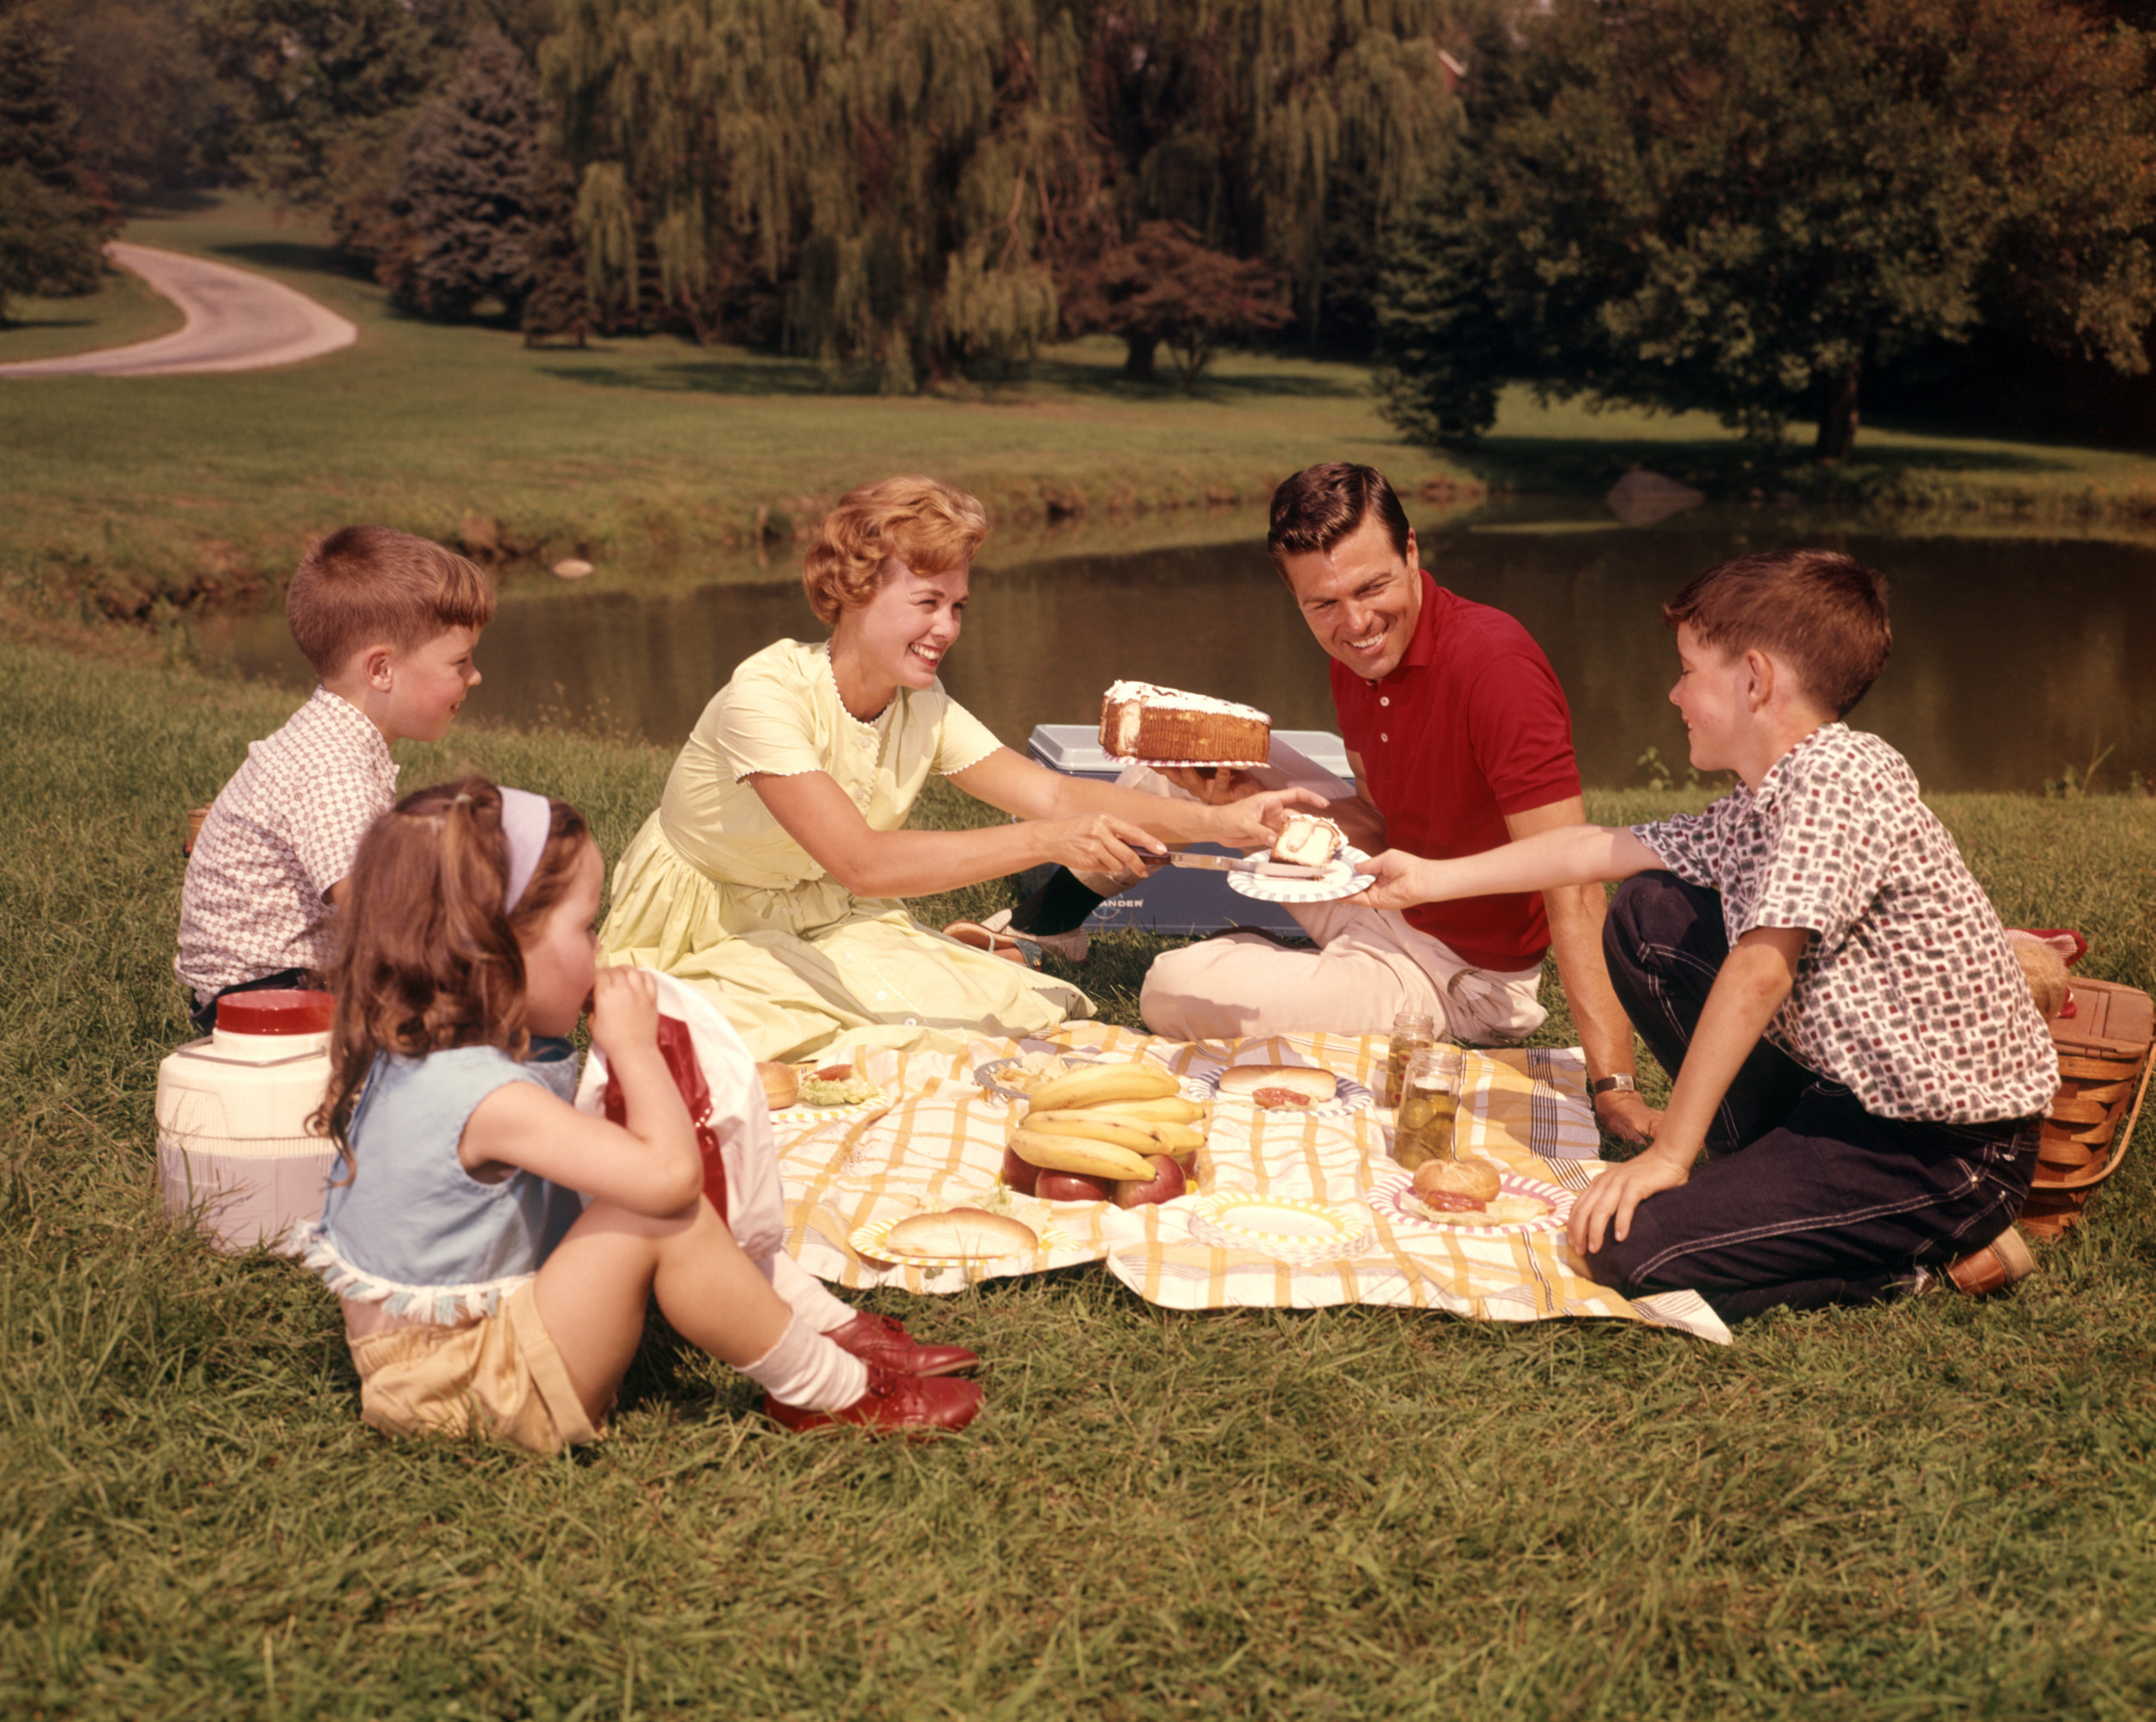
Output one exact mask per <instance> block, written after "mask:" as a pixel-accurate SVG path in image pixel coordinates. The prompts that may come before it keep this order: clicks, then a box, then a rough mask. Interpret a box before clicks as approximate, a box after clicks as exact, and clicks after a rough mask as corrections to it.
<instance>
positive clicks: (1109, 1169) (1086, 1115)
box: [1011, 1064, 1206, 1181]
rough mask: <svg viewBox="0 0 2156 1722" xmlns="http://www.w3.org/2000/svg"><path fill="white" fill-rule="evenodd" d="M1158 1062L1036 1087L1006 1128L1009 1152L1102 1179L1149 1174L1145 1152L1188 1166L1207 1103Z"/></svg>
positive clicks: (1113, 1067) (1105, 1068)
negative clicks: (1182, 1088)
mask: <svg viewBox="0 0 2156 1722" xmlns="http://www.w3.org/2000/svg"><path fill="white" fill-rule="evenodd" d="M1176 1086H1177V1084H1176V1081H1175V1077H1174V1076H1173V1075H1172V1074H1170V1073H1169V1072H1168V1071H1166V1070H1164V1069H1163V1068H1161V1067H1160V1066H1159V1065H1157V1064H1096V1065H1091V1066H1088V1067H1087V1068H1085V1069H1083V1070H1075V1071H1073V1072H1071V1073H1070V1074H1069V1075H1068V1076H1059V1077H1057V1078H1056V1080H1054V1081H1053V1082H1050V1083H1047V1084H1045V1085H1044V1086H1042V1088H1041V1089H1040V1090H1039V1091H1038V1092H1037V1093H1035V1095H1034V1096H1033V1099H1032V1104H1031V1105H1029V1106H1028V1107H1027V1108H1026V1110H1025V1115H1024V1116H1023V1117H1022V1118H1019V1119H1018V1123H1017V1124H1014V1125H1012V1129H1011V1151H1012V1153H1013V1154H1015V1155H1018V1158H1019V1159H1021V1160H1023V1161H1025V1162H1026V1163H1027V1164H1028V1165H1029V1166H1037V1167H1039V1168H1042V1169H1043V1170H1044V1171H1050V1172H1071V1173H1075V1174H1078V1175H1079V1176H1081V1177H1085V1178H1099V1179H1103V1180H1111V1181H1113V1180H1123V1179H1137V1180H1145V1179H1150V1178H1151V1177H1152V1176H1153V1175H1154V1171H1155V1168H1154V1166H1153V1163H1152V1162H1151V1160H1150V1158H1149V1156H1150V1155H1156V1154H1165V1155H1170V1156H1172V1157H1173V1158H1174V1159H1175V1161H1176V1162H1178V1163H1179V1164H1181V1166H1183V1167H1184V1168H1186V1169H1187V1168H1188V1167H1189V1166H1190V1164H1191V1162H1193V1161H1194V1160H1195V1159H1196V1158H1197V1155H1198V1150H1199V1149H1200V1148H1201V1147H1203V1146H1204V1145H1205V1139H1206V1138H1205V1132H1204V1131H1203V1130H1200V1128H1199V1127H1198V1126H1199V1124H1200V1121H1201V1120H1202V1119H1203V1118H1204V1117H1205V1113H1206V1109H1205V1108H1204V1107H1203V1106H1201V1105H1199V1104H1198V1103H1197V1102H1196V1101H1195V1100H1186V1099H1183V1098H1182V1097H1181V1095H1179V1094H1178V1093H1176V1092H1175V1089H1176Z"/></svg>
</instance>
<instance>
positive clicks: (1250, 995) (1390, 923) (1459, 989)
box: [1086, 741, 1549, 1044]
mask: <svg viewBox="0 0 2156 1722" xmlns="http://www.w3.org/2000/svg"><path fill="white" fill-rule="evenodd" d="M1252 775H1253V776H1255V777H1256V778H1257V780H1259V782H1261V783H1262V784H1263V785H1264V786H1265V787H1267V788H1269V789H1285V788H1289V787H1299V788H1307V789H1313V790H1315V791H1316V792H1318V793H1319V794H1320V795H1323V796H1325V797H1326V798H1327V799H1328V800H1336V801H1337V800H1341V799H1344V798H1346V797H1347V796H1350V795H1351V794H1353V793H1354V787H1353V786H1352V785H1350V784H1346V783H1343V782H1342V781H1341V780H1339V779H1338V778H1337V777H1335V776H1334V775H1333V774H1332V773H1331V772H1328V771H1326V769H1324V767H1321V766H1319V765H1317V764H1316V763H1314V762H1313V761H1311V760H1309V759H1307V757H1305V756H1304V755H1301V754H1300V753H1297V752H1296V751H1295V749H1294V748H1290V747H1288V746H1286V745H1285V744H1284V743H1282V742H1278V741H1275V742H1274V743H1273V756H1272V763H1271V764H1270V765H1269V766H1267V767H1264V768H1263V769H1262V770H1260V771H1257V772H1255V773H1252ZM1118 781H1119V783H1120V784H1121V786H1123V787H1125V788H1130V789H1141V790H1144V791H1146V792H1150V793H1152V794H1157V795H1176V796H1181V795H1184V792H1183V791H1182V790H1180V789H1178V788H1176V787H1175V786H1174V785H1173V784H1171V783H1169V781H1168V780H1166V779H1165V778H1163V777H1162V776H1161V775H1160V774H1159V773H1157V772H1155V771H1153V770H1151V769H1150V768H1149V767H1144V766H1132V767H1130V768H1129V769H1128V770H1127V771H1125V773H1123V775H1122V777H1121V778H1120V779H1119V780H1118ZM1185 798H1186V799H1187V798H1188V797H1187V796H1186V797H1185ZM1086 883H1087V884H1088V885H1090V886H1093V888H1094V889H1096V890H1098V889H1100V884H1101V883H1107V884H1110V885H1113V884H1114V883H1115V882H1114V881H1101V882H1099V883H1096V882H1095V881H1094V880H1086ZM1286 906H1287V909H1288V913H1289V914H1291V915H1293V916H1294V917H1295V919H1296V920H1297V921H1298V922H1300V924H1301V925H1302V927H1303V929H1304V930H1306V931H1307V933H1308V934H1309V935H1310V936H1311V938H1312V939H1313V941H1315V942H1316V944H1317V949H1315V950H1307V951H1305V950H1292V949H1282V947H1281V946H1279V945H1276V944H1275V943H1274V942H1272V941H1271V940H1270V939H1269V938H1267V937H1266V936H1264V935H1263V934H1262V933H1229V934H1226V935H1225V936H1220V937H1216V938H1211V939H1206V940H1205V941H1203V942H1200V943H1198V944H1194V945H1188V946H1185V947H1183V948H1181V949H1177V950H1172V951H1168V952H1166V953H1164V954H1163V955H1160V956H1158V957H1156V958H1155V959H1154V961H1153V966H1152V967H1151V969H1150V971H1149V972H1148V973H1147V974H1146V977H1145V986H1144V992H1142V993H1141V995H1140V997H1139V1001H1138V1008H1139V1011H1140V1012H1141V1013H1142V1014H1143V1016H1144V1018H1145V1025H1146V1027H1147V1028H1149V1029H1150V1030H1152V1031H1153V1032H1154V1033H1155V1034H1156V1035H1165V1036H1169V1038H1170V1039H1174V1040H1184V1041H1190V1040H1219V1039H1223V1038H1229V1037H1234V1036H1255V1035H1269V1034H1282V1033H1288V1032H1293V1031H1294V1030H1328V1031H1330V1032H1332V1033H1334V1034H1383V1033H1385V1032H1386V1031H1387V1030H1389V1029H1390V1028H1391V1027H1392V1024H1393V1018H1395V1016H1397V1015H1398V1014H1399V1013H1400V1012H1401V1011H1425V1012H1426V1013H1428V1015H1429V1016H1430V1017H1431V1018H1432V1019H1433V1020H1434V1022H1435V1023H1436V1024H1437V1029H1438V1033H1439V1034H1450V1035H1451V1036H1455V1037H1456V1038H1457V1039H1460V1040H1463V1041H1470V1042H1474V1043H1477V1044H1488V1043H1492V1042H1500V1041H1519V1040H1525V1039H1526V1037H1527V1036H1529V1035H1531V1034H1532V1033H1533V1032H1534V1031H1535V1030H1537V1029H1539V1028H1540V1027H1541V1026H1542V1024H1543V1022H1544V1020H1545V1018H1547V1017H1548V1015H1549V1012H1548V1011H1545V1010H1544V1009H1543V1008H1542V1006H1541V1005H1540V1004H1539V1003H1538V1002H1537V1001H1536V994H1537V992H1539V990H1540V987H1541V983H1542V966H1541V965H1540V964H1539V963H1537V964H1535V965H1534V966H1533V967H1528V968H1521V969H1506V970H1495V971H1492V970H1485V969H1478V968H1475V967H1470V965H1469V964H1468V963H1467V962H1466V961H1465V960H1463V958H1462V957H1461V956H1460V955H1458V953H1457V952H1456V951H1454V950H1453V949H1451V946H1449V945H1447V944H1445V942H1443V941H1442V940H1440V939H1436V938H1432V936H1430V935H1429V934H1427V933H1426V932H1423V931H1421V930H1420V929H1418V928H1415V927H1413V926H1411V925H1409V924H1408V922H1407V917H1406V916H1405V915H1403V914H1401V913H1400V912H1399V911H1397V910H1393V909H1365V908H1362V907H1360V906H1358V905H1357V903H1356V901H1355V899H1353V898H1345V899H1342V900H1340V901H1338V902H1337V903H1314V904H1309V905H1301V904H1289V905H1286Z"/></svg>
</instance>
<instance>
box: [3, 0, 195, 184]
mask: <svg viewBox="0 0 2156 1722" xmlns="http://www.w3.org/2000/svg"><path fill="white" fill-rule="evenodd" d="M194 11H195V3H194V0H69V3H67V4H66V5H64V6H55V5H49V4H48V6H47V10H46V17H47V21H48V22H49V23H50V24H51V26H52V28H53V34H54V35H55V36H56V37H57V38H58V39H59V41H60V43H61V45H62V46H63V47H65V48H66V51H67V66H66V79H65V88H66V97H67V101H68V103H69V105H70V106H72V108H73V109H74V110H75V111H76V112H77V113H78V115H79V116H81V129H80V133H79V141H80V144H81V147H82V152H83V156H84V159H85V160H86V161H87V162H88V164H89V166H91V168H92V169H93V170H94V171H95V172H96V173H97V176H98V177H99V178H101V179H102V180H103V182H104V184H105V185H107V186H109V187H110V189H111V191H112V192H113V194H114V195H115V196H116V197H121V198H123V199H135V198H141V197H148V196H151V195H153V194H154V193H156V192H159V191H172V190H174V189H177V188H179V187H180V186H183V185H189V184H193V183H197V182H198V181H200V180H201V179H202V178H204V177H205V175H206V174H207V172H209V171H210V168H211V166H212V163H213V161H214V150H215V137H216V132H217V131H218V129H219V128H220V126H221V123H222V111H221V110H222V97H221V95H220V92H219V91H218V89H217V84H216V78H215V77H214V75H213V74H212V73H211V72H210V63H209V61H208V60H206V59H204V57H203V53H202V49H201V47H200V45H199V43H198V42H197V40H196V36H195V25H194Z"/></svg>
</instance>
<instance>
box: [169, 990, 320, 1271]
mask: <svg viewBox="0 0 2156 1722" xmlns="http://www.w3.org/2000/svg"><path fill="white" fill-rule="evenodd" d="M330 1011H331V1000H330V997H329V994H328V993H327V992H298V991H295V990H291V989H285V988H272V987H265V988H262V989H261V990H260V991H258V992H232V993H228V994H226V996H225V997H223V998H222V999H219V1000H218V1001H217V1025H216V1030H214V1031H213V1032H212V1033H211V1035H210V1038H209V1039H208V1040H204V1041H191V1042H189V1043H187V1044H186V1045H185V1046H184V1047H181V1048H180V1049H179V1050H178V1051H177V1052H175V1053H173V1054H172V1055H171V1056H170V1057H168V1058H166V1061H164V1063H163V1064H161V1065H160V1066H159V1067H158V1070H157V1176H158V1183H159V1185H160V1188H161V1189H162V1191H163V1193H164V1198H165V1206H166V1212H170V1213H174V1214H180V1213H185V1212H190V1211H194V1212H199V1213H200V1214H201V1216H202V1221H203V1224H204V1229H205V1230H207V1231H208V1232H209V1234H210V1241H211V1242H212V1243H215V1244H216V1246H217V1247H218V1248H219V1249H229V1250H242V1249H254V1247H255V1245H257V1244H258V1243H259V1244H262V1245H265V1246H266V1247H267V1248H269V1249H279V1250H283V1249H289V1247H290V1246H289V1244H288V1243H287V1234H288V1233H290V1232H291V1230H292V1228H293V1227H295V1226H297V1225H299V1224H304V1222H306V1221H308V1220H311V1219H314V1218H317V1216H318V1215H319V1214H320V1213H321V1212H322V1198H323V1188H324V1186H325V1184H326V1183H327V1181H328V1179H329V1168H330V1165H331V1163H332V1162H333V1161H334V1160H335V1149H333V1148H332V1147H331V1146H330V1144H329V1141H328V1139H327V1138H325V1137H318V1136H310V1135H309V1134H308V1133H307V1119H308V1118H309V1116H310V1114H311V1113H312V1112H313V1111H315V1109H316V1108H317V1107H318V1106H320V1105H322V1098H323V1093H324V1092H325V1091H326V1090H327V1089H328V1087H329V1018H330Z"/></svg>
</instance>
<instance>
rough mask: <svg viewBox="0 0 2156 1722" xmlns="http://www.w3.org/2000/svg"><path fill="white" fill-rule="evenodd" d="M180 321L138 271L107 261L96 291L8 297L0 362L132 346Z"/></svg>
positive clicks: (0, 337)
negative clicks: (53, 296)
mask: <svg viewBox="0 0 2156 1722" xmlns="http://www.w3.org/2000/svg"><path fill="white" fill-rule="evenodd" d="M184 321H185V319H184V318H183V317H182V316H180V314H179V306H177V305H175V304H173V303H172V301H171V300H170V299H168V298H166V297H164V296H163V295H162V294H160V293H157V292H154V291H152V290H151V287H150V284H149V283H148V282H147V281H145V280H144V279H142V278H141V276H140V275H137V274H135V273H133V272H130V271H128V270H126V269H122V268H120V267H118V266H116V265H111V264H108V265H107V266H106V267H105V272H104V275H103V279H102V281H101V282H100V284H99V285H98V289H97V291H96V292H94V293H90V294H86V295H85V296H84V297H81V298H78V299H39V298H11V299H9V301H8V320H7V321H6V322H0V365H19V364H22V363H23V362H24V361H26V360H32V359H59V358H63V357H65V356H66V354H70V353H87V352H90V351H91V349H93V348H100V347H130V346H133V345H134V344H135V342H136V341H152V340H154V339H155V338H156V337H157V336H159V335H170V334H171V333H172V331H173V330H175V329H178V328H179V326H180V324H181V323H182V322H184ZM26 380H28V379H19V380H18V381H16V382H14V383H11V384H10V385H9V386H11V387H20V386H22V381H26Z"/></svg>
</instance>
